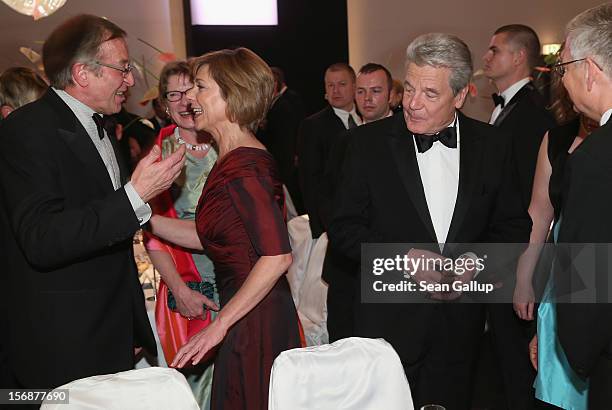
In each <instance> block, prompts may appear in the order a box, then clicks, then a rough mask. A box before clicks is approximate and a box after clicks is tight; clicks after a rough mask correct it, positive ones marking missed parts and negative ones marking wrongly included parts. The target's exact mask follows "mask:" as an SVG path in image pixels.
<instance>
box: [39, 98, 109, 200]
mask: <svg viewBox="0 0 612 410" xmlns="http://www.w3.org/2000/svg"><path fill="white" fill-rule="evenodd" d="M42 99H44V100H45V101H46V102H47V103H48V104H49V105H50V106H51V107H52V108H53V109H54V110H55V112H56V113H57V115H58V117H59V119H60V124H61V125H60V129H58V130H57V133H58V135H59V136H60V138H62V139H63V140H64V141H65V142H66V144H67V145H68V147H70V149H71V150H72V152H73V153H74V154H75V156H76V158H77V159H78V160H79V161H80V162H81V163H82V165H83V170H84V171H86V172H88V173H89V174H90V175H91V176H92V177H93V178H94V180H95V181H98V183H100V184H101V185H102V186H103V187H105V188H107V189H109V190H111V191H112V190H113V184H112V182H111V180H110V177H109V176H108V171H107V170H106V166H105V165H104V162H103V161H102V157H100V154H99V153H98V150H97V149H96V147H95V145H94V143H93V142H92V141H91V138H90V137H89V134H87V131H85V128H83V125H82V124H81V123H80V122H79V120H78V119H77V117H76V116H75V115H74V113H73V112H72V110H71V109H70V108H69V107H68V106H67V105H66V103H64V101H62V99H61V98H59V96H58V95H57V94H56V93H55V92H54V91H53V90H52V89H49V91H47V93H46V94H45V95H44V96H43V97H42Z"/></svg>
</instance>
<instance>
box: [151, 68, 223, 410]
mask: <svg viewBox="0 0 612 410" xmlns="http://www.w3.org/2000/svg"><path fill="white" fill-rule="evenodd" d="M192 87H193V81H192V79H191V68H190V66H189V64H188V63H187V62H185V61H174V62H171V63H168V64H167V65H166V66H165V67H164V68H163V70H162V72H161V74H160V78H159V102H160V105H161V106H162V107H163V108H164V110H165V112H166V114H167V115H168V117H169V118H170V119H171V120H172V122H173V124H172V125H170V126H168V127H165V128H163V129H162V130H161V131H160V134H159V136H158V138H157V142H156V143H157V144H158V145H159V146H160V148H161V151H162V156H163V157H165V156H167V155H170V154H171V153H172V152H174V151H176V150H177V149H178V147H179V146H180V145H185V146H186V147H187V151H186V155H185V157H186V159H185V166H184V168H183V171H182V174H181V175H180V176H179V177H178V178H177V180H176V181H175V182H174V185H173V186H172V188H171V189H170V190H169V191H166V192H165V193H164V194H162V195H160V196H159V197H157V198H156V199H155V201H154V202H153V203H152V206H153V211H154V213H156V214H158V215H164V216H167V217H171V218H179V219H185V220H193V219H194V218H195V214H196V206H197V204H198V199H199V198H200V194H201V193H202V188H203V187H204V183H205V182H206V179H207V177H208V174H209V173H210V171H211V169H212V167H213V165H214V164H215V162H216V160H217V151H216V150H215V147H213V141H212V137H211V135H210V134H208V133H206V132H202V131H196V128H195V122H194V114H193V111H192V106H191V102H190V101H189V100H188V99H187V98H186V95H185V94H186V92H187V91H188V90H189V89H191V88H192ZM146 244H147V250H148V252H149V255H150V257H151V261H152V262H153V265H154V266H155V268H156V269H157V270H158V271H159V273H160V275H161V279H162V280H161V283H160V286H159V290H158V294H157V304H156V312H155V318H156V325H157V332H158V334H159V339H160V342H161V345H162V348H163V351H164V356H165V359H166V362H167V363H171V362H172V361H173V360H174V357H175V355H176V352H177V350H178V349H179V348H180V347H181V345H183V344H184V343H186V342H187V341H188V340H189V338H190V337H191V336H193V335H194V334H196V333H198V332H199V331H200V330H202V329H203V328H204V327H206V326H207V325H208V324H209V323H210V321H211V320H212V318H213V317H214V315H215V313H214V312H215V310H217V309H218V308H217V303H218V301H219V295H218V293H217V290H216V284H215V273H214V268H213V264H212V262H211V260H210V259H209V258H208V257H207V256H206V255H204V254H203V253H202V252H201V251H188V250H186V249H184V248H181V247H178V246H174V245H172V244H170V243H167V242H164V241H162V240H160V239H159V238H156V237H154V236H151V235H147V241H146ZM212 371H213V369H212V364H211V363H210V362H204V363H202V364H200V365H198V366H196V367H193V368H190V369H185V370H183V372H184V374H185V376H186V377H187V380H188V381H189V384H190V385H191V387H192V390H193V393H194V395H195V397H196V400H197V402H198V404H199V405H200V408H202V409H208V408H210V389H211V384H212Z"/></svg>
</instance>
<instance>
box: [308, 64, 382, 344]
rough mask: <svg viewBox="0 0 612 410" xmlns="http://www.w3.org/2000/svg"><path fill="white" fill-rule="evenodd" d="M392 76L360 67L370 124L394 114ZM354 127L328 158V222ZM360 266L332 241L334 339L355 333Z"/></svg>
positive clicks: (329, 270) (360, 101)
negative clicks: (339, 250)
mask: <svg viewBox="0 0 612 410" xmlns="http://www.w3.org/2000/svg"><path fill="white" fill-rule="evenodd" d="M392 81H393V79H392V77H391V73H390V72H389V70H387V68H386V67H384V66H382V65H380V64H376V63H367V64H365V65H364V66H362V67H361V68H360V69H359V73H358V74H357V81H356V91H355V102H356V104H357V109H358V110H359V113H360V114H361V118H362V119H363V123H364V124H366V123H370V122H373V121H378V120H380V119H383V118H386V117H389V116H391V115H392V114H393V113H392V111H391V109H390V107H389V101H390V91H391V87H392ZM352 135H353V134H352V130H346V131H344V132H341V133H340V134H339V135H338V137H337V138H336V141H335V142H334V145H333V146H332V149H331V152H330V155H329V159H328V161H327V166H326V171H325V177H324V178H323V181H322V184H321V188H320V189H321V194H320V197H321V198H322V200H324V201H326V202H327V203H328V205H327V206H325V207H324V209H330V212H327V213H325V214H324V224H325V226H327V225H328V224H329V218H331V213H332V212H331V209H332V200H333V197H334V194H335V193H336V192H337V190H338V185H339V181H338V180H339V178H340V170H341V169H342V163H343V162H344V156H345V154H346V147H347V145H348V143H349V141H350V140H351V137H352ZM358 270H359V265H358V264H356V263H355V262H353V261H351V260H350V259H349V258H347V257H346V256H344V255H343V254H342V253H341V252H338V251H337V250H335V249H334V246H333V244H331V243H330V244H328V246H327V252H326V254H325V262H324V264H323V272H322V278H323V280H325V282H326V283H327V284H328V288H327V330H328V332H329V340H330V342H333V341H335V340H338V339H343V338H345V337H350V336H354V334H355V329H354V324H353V319H354V317H353V316H354V314H355V312H354V306H355V303H356V300H355V292H354V287H355V286H357V284H358V283H357V280H356V276H357V272H358Z"/></svg>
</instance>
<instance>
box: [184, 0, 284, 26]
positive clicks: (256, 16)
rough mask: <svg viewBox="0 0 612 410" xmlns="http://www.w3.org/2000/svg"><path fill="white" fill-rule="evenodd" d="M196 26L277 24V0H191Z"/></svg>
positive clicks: (192, 21) (192, 15)
mask: <svg viewBox="0 0 612 410" xmlns="http://www.w3.org/2000/svg"><path fill="white" fill-rule="evenodd" d="M191 24H192V25H194V26H276V25H278V13H277V8H276V0H191Z"/></svg>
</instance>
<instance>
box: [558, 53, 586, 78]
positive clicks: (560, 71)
mask: <svg viewBox="0 0 612 410" xmlns="http://www.w3.org/2000/svg"><path fill="white" fill-rule="evenodd" d="M584 60H586V57H585V58H579V59H577V60H572V61H566V62H560V63H557V64H554V65H553V66H552V67H551V68H550V69H551V70H552V71H554V72H555V73H557V75H558V76H559V77H563V76H564V75H565V72H566V71H567V69H566V68H565V66H566V65H569V64H573V63H577V62H579V61H584Z"/></svg>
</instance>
